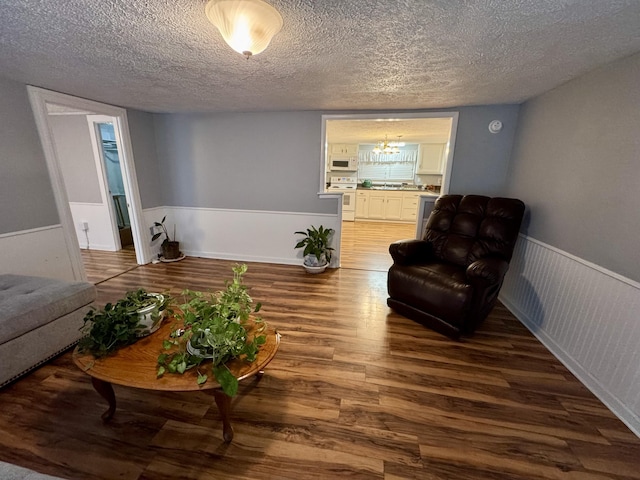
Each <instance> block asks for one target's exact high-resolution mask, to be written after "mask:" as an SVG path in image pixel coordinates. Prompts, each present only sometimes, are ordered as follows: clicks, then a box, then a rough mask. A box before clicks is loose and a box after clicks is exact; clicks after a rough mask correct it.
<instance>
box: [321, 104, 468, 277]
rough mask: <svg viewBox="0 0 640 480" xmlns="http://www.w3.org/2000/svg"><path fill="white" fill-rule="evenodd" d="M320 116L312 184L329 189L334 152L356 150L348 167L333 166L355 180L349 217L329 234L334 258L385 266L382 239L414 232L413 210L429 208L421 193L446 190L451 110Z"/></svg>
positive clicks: (350, 264)
mask: <svg viewBox="0 0 640 480" xmlns="http://www.w3.org/2000/svg"><path fill="white" fill-rule="evenodd" d="M322 119H323V122H322V128H323V131H322V136H323V142H322V155H321V157H322V161H321V185H320V190H319V191H321V192H330V190H329V187H328V185H330V184H331V181H332V179H333V176H334V175H335V173H333V172H332V171H331V165H332V161H331V160H332V156H333V155H334V152H340V154H342V156H344V154H343V153H342V152H344V151H346V152H350V151H353V152H355V156H356V162H355V164H356V165H355V166H354V168H352V169H351V170H352V171H349V172H344V171H341V172H339V174H340V176H343V175H344V176H347V177H350V178H354V177H355V179H356V181H357V185H358V190H357V191H356V204H355V212H356V213H355V221H354V222H349V221H343V222H342V225H341V229H340V231H339V232H336V235H335V237H334V244H337V245H338V246H339V248H338V249H336V250H337V252H336V253H337V257H338V261H339V262H340V266H342V267H344V268H360V267H358V265H362V264H364V265H368V268H370V269H375V270H386V269H387V268H388V266H390V265H391V257H390V256H389V254H388V247H389V244H390V243H391V242H392V241H395V240H401V239H405V238H416V237H418V236H420V234H421V233H420V232H421V230H422V228H421V226H422V225H423V223H424V221H423V220H424V219H422V218H419V217H420V216H421V214H422V213H423V212H426V211H430V210H429V209H427V208H424V206H423V204H424V203H425V200H424V199H422V200H421V199H420V197H424V196H428V197H430V200H429V202H433V199H435V198H437V196H439V195H442V194H447V193H449V184H450V177H451V171H452V167H453V159H454V148H455V138H456V132H457V125H458V112H425V113H384V114H350V115H323V116H322ZM386 147H389V148H386ZM391 147H393V148H391ZM387 150H388V151H387ZM364 180H369V181H368V182H364ZM365 185H366V186H365ZM359 203H360V204H359ZM427 216H428V215H427ZM343 218H346V217H344V210H343Z"/></svg>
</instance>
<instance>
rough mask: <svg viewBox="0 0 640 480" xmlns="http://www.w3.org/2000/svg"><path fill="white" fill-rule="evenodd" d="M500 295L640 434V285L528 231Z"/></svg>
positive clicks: (523, 237)
mask: <svg viewBox="0 0 640 480" xmlns="http://www.w3.org/2000/svg"><path fill="white" fill-rule="evenodd" d="M500 300H501V301H502V302H503V303H504V304H505V305H506V306H507V307H508V308H509V309H510V310H511V311H512V312H513V313H514V314H515V315H516V316H517V317H518V318H519V319H520V320H521V321H522V322H523V323H524V324H525V325H526V326H527V327H528V328H529V329H530V330H531V331H532V332H533V333H534V334H535V335H536V337H538V338H539V339H540V340H541V341H542V343H544V344H545V346H546V347H547V348H549V350H551V352H553V354H554V355H556V356H557V357H558V358H559V359H560V360H561V361H562V362H563V363H564V364H565V365H566V366H567V367H568V368H569V369H570V370H571V371H572V372H573V373H574V375H576V376H577V377H578V378H579V379H580V380H581V381H582V382H583V383H584V384H585V385H586V386H587V387H588V388H589V389H590V390H591V391H592V392H593V393H594V394H596V395H597V396H598V397H599V398H600V399H601V400H602V401H603V402H604V403H605V404H606V405H607V406H608V407H609V408H610V409H611V410H612V411H613V412H614V413H615V414H616V415H618V417H620V419H621V420H622V421H624V422H625V423H626V424H627V425H628V426H629V427H630V428H631V429H632V430H633V431H634V432H635V433H636V434H637V435H640V321H639V317H638V309H639V308H640V285H639V284H638V283H636V282H634V281H632V280H629V279H627V278H624V277H622V276H620V275H618V274H616V273H613V272H610V271H608V270H606V269H604V268H601V267H599V266H597V265H594V264H592V263H589V262H587V261H584V260H582V259H580V258H578V257H575V256H573V255H571V254H568V253H566V252H563V251H561V250H559V249H557V248H554V247H551V246H549V245H546V244H544V243H542V242H539V241H537V240H535V239H532V238H530V237H526V236H523V235H521V236H520V238H519V239H518V244H517V246H516V249H515V252H514V256H513V260H512V262H511V268H510V270H509V273H508V274H507V278H506V279H505V284H504V286H503V288H502V292H501V294H500Z"/></svg>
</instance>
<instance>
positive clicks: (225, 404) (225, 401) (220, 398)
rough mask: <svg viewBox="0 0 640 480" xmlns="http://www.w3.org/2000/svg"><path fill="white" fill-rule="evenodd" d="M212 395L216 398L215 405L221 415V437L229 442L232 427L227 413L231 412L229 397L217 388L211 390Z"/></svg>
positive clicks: (231, 435) (231, 436)
mask: <svg viewBox="0 0 640 480" xmlns="http://www.w3.org/2000/svg"><path fill="white" fill-rule="evenodd" d="M213 397H214V398H215V400H216V405H217V406H218V410H219V411H220V415H221V416H222V438H224V441H225V442H227V443H229V442H231V440H233V427H232V426H231V422H230V421H229V415H230V414H231V397H230V396H229V395H227V394H225V393H224V392H223V391H222V390H219V389H217V388H216V389H215V390H214V391H213Z"/></svg>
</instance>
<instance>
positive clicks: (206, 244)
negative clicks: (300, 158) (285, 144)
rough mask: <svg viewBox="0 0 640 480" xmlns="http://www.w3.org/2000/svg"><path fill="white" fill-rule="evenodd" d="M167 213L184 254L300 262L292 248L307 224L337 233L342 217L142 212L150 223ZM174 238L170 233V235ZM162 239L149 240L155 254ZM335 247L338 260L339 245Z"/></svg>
mask: <svg viewBox="0 0 640 480" xmlns="http://www.w3.org/2000/svg"><path fill="white" fill-rule="evenodd" d="M165 214H166V215H167V219H166V221H165V225H166V227H167V230H168V231H169V234H170V236H171V237H173V225H174V224H175V225H176V239H177V240H178V241H179V242H180V250H181V251H182V252H183V253H184V254H185V255H187V256H193V257H205V258H221V259H230V260H239V261H247V262H263V263H279V264H288V265H299V264H302V252H301V250H295V249H294V247H295V244H296V242H297V239H298V237H300V236H299V235H297V236H296V235H294V232H296V231H299V230H303V231H305V230H306V229H307V228H308V227H309V226H310V225H314V226H316V227H318V226H320V225H323V226H324V227H327V228H333V229H335V230H336V232H338V231H339V229H340V228H341V221H342V219H341V216H340V215H339V214H335V215H330V214H322V213H299V212H271V211H258V210H235V209H217V208H190V207H160V208H154V209H150V210H145V211H144V218H145V221H146V222H147V223H148V225H149V226H151V225H153V222H154V221H157V222H159V221H160V220H162V217H163V216H164V215H165ZM172 239H173V238H172ZM160 243H161V240H160V239H158V240H157V241H156V242H154V243H153V244H152V247H151V248H152V251H153V252H154V255H155V254H156V253H157V252H158V251H159V249H160ZM334 248H335V249H336V255H335V260H334V261H333V262H332V263H333V265H334V266H336V265H337V260H338V256H339V245H334Z"/></svg>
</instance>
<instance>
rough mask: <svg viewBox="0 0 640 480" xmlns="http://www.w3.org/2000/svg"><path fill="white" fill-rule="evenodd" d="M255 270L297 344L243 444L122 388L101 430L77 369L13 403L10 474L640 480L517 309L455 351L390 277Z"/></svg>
mask: <svg viewBox="0 0 640 480" xmlns="http://www.w3.org/2000/svg"><path fill="white" fill-rule="evenodd" d="M85 262H86V263H87V260H86V257H85ZM233 264H234V262H230V261H222V260H209V259H198V258H186V259H185V260H183V261H181V262H177V263H170V264H156V265H145V266H137V267H134V268H132V269H128V270H126V271H124V272H123V273H121V274H119V275H117V276H115V277H113V278H110V279H108V280H106V281H102V283H99V285H98V292H99V302H100V303H105V302H107V301H110V300H114V299H116V298H117V297H118V296H120V295H122V293H124V292H125V291H126V290H128V289H132V288H136V287H138V286H141V287H145V288H148V289H150V290H156V291H169V292H172V293H174V294H178V293H179V292H180V291H181V290H182V289H183V288H185V287H188V288H192V289H200V290H218V289H221V288H222V287H223V284H224V280H225V279H228V278H229V277H230V274H231V266H232V265H233ZM248 265H249V271H248V273H247V275H246V284H247V285H248V286H249V287H250V293H251V295H252V296H253V297H254V299H255V300H256V301H260V302H262V303H263V311H262V315H263V317H264V318H265V319H266V320H267V321H268V322H269V323H271V324H272V325H274V326H275V327H277V329H278V330H279V331H280V333H281V334H282V343H281V348H280V350H279V352H278V355H277V356H276V358H275V359H274V360H273V362H272V363H271V364H270V365H269V367H268V368H267V370H266V372H265V375H264V376H263V377H262V379H261V380H260V381H259V382H257V381H255V380H251V381H248V382H245V383H243V384H242V385H241V388H240V394H239V395H238V397H236V398H235V399H234V401H233V404H232V409H233V411H232V422H233V425H234V429H235V437H234V440H233V443H231V444H225V443H224V442H223V439H222V429H221V421H220V420H221V419H220V415H219V413H218V410H217V408H216V406H215V403H214V401H213V396H212V395H210V394H208V393H206V392H192V393H171V392H148V391H141V390H135V389H131V388H125V387H118V386H116V387H115V390H116V396H117V399H118V409H117V411H116V414H115V417H114V418H113V420H112V421H111V422H110V423H109V424H103V423H102V422H101V420H100V415H101V413H102V412H103V411H104V409H105V408H106V405H105V402H104V401H103V400H102V398H101V397H100V396H99V395H98V394H97V393H96V392H95V391H94V390H93V388H92V386H91V382H90V379H89V377H88V376H87V375H85V374H84V373H83V372H81V371H79V370H78V369H77V368H76V367H75V366H74V365H73V364H72V362H71V355H70V353H69V352H67V353H65V354H63V355H62V356H60V357H58V358H57V359H55V360H53V361H51V362H49V363H48V364H46V365H44V366H42V367H40V368H39V369H37V370H36V371H34V372H33V373H31V374H29V375H28V376H26V377H24V378H22V379H21V380H19V381H17V382H15V383H13V384H11V385H9V386H7V387H5V388H4V389H2V390H0V430H1V431H2V432H3V434H2V435H0V447H1V448H0V460H3V461H7V462H13V463H16V464H18V465H22V466H25V467H29V468H32V469H35V470H37V471H40V472H44V473H48V474H52V475H59V476H61V477H63V478H69V479H140V480H142V479H145V480H151V479H154V480H165V479H176V478H180V479H213V478H216V479H218V478H233V479H298V480H299V479H334V478H350V479H352V478H363V479H386V480H393V479H430V480H435V479H442V480H445V479H447V480H448V479H514V480H524V479H572V480H574V479H577V480H581V479H585V480H602V479H614V480H621V479H640V468H638V467H639V466H640V460H639V459H640V439H638V438H637V437H636V436H635V435H633V434H632V433H631V432H630V431H629V430H628V429H627V427H625V425H624V424H623V423H622V422H620V421H619V420H618V419H617V418H616V417H615V416H614V415H613V414H612V413H611V412H610V411H609V410H607V408H605V407H604V406H603V405H602V403H601V402H600V401H598V400H597V399H596V398H595V397H594V396H593V395H592V394H591V393H590V392H589V391H588V390H587V389H586V388H585V387H584V386H582V384H580V383H579V382H578V381H577V380H576V379H575V378H574V377H573V376H572V375H571V373H570V372H568V371H567V370H566V369H565V368H564V367H563V366H562V364H561V363H560V362H559V361H558V360H556V359H555V358H554V357H553V355H551V354H550V353H549V352H548V351H547V350H546V349H545V348H544V347H543V346H542V345H541V344H540V343H539V342H538V341H537V340H536V339H535V337H534V336H533V335H532V334H531V333H529V331H528V330H526V329H525V328H524V327H523V326H522V325H521V324H520V323H519V322H518V321H517V320H516V319H515V318H514V317H513V315H511V313H509V312H508V311H507V310H506V309H505V308H504V307H503V306H502V305H498V306H497V307H496V308H495V309H494V311H493V312H492V313H491V315H490V317H489V318H488V319H487V321H486V322H485V323H484V324H483V326H482V327H481V328H480V330H479V331H478V332H477V333H476V335H475V336H473V337H471V338H469V339H466V340H465V341H463V342H454V341H451V340H449V339H447V338H445V337H443V336H441V335H439V334H436V333H434V332H432V331H430V330H428V329H426V328H423V327H422V326H420V325H418V324H416V323H414V322H412V321H410V320H408V319H406V318H404V317H401V316H399V315H397V314H395V313H392V312H391V311H390V310H389V309H388V308H387V306H386V303H385V301H386V273H385V272H384V271H373V270H364V269H350V268H342V269H339V270H330V271H327V272H325V273H324V274H321V275H309V274H306V273H305V272H304V270H303V269H302V267H295V266H283V265H270V264H255V263H250V264H248ZM87 268H94V269H95V270H96V271H97V272H98V273H99V271H100V269H101V267H100V266H99V265H97V264H96V265H93V266H91V267H89V266H88V267H87Z"/></svg>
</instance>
